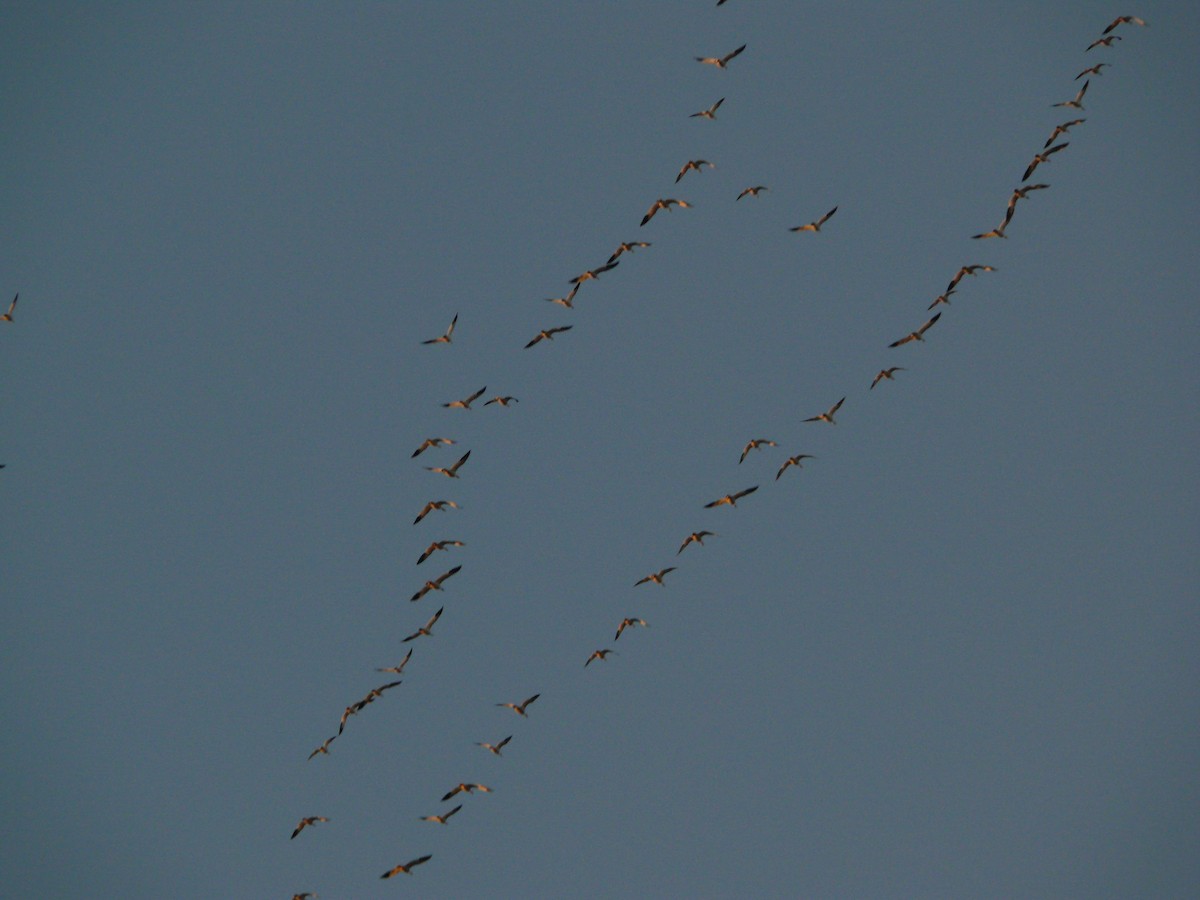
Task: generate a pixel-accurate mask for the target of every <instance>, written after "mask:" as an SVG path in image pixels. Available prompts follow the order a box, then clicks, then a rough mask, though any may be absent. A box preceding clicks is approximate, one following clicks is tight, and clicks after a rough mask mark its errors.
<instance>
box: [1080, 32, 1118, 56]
mask: <svg viewBox="0 0 1200 900" xmlns="http://www.w3.org/2000/svg"><path fill="white" fill-rule="evenodd" d="M1119 40H1121V36H1120V35H1119V34H1110V35H1109V36H1108V37H1102V38H1096V40H1094V41H1092V42H1091V43H1090V44H1088V48H1087V50H1084V51H1083V52H1084V53H1087V51H1088V50H1091V49H1092V48H1094V47H1111V46H1112V45H1113V41H1119Z"/></svg>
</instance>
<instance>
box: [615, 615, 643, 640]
mask: <svg viewBox="0 0 1200 900" xmlns="http://www.w3.org/2000/svg"><path fill="white" fill-rule="evenodd" d="M635 625H641V626H642V627H643V628H649V627H650V626H649V625H647V624H646V620H645V619H635V618H633V617H632V616H626V617H625V618H624V619H622V620H621V624H620V625H618V626H617V636H616V637H615V638H613V640H614V641H619V640H620V639H621V632H622V631H624V630H625V629H626V628H632V627H633V626H635Z"/></svg>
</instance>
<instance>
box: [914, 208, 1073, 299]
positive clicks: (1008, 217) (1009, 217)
mask: <svg viewBox="0 0 1200 900" xmlns="http://www.w3.org/2000/svg"><path fill="white" fill-rule="evenodd" d="M1048 187H1050V185H1048V184H1027V185H1025V187H1019V188H1016V189H1015V190H1014V191H1013V192H1012V196H1011V197H1009V198H1008V210H1007V211H1006V212H1005V213H1004V221H1005V222H1009V221H1011V220H1012V217H1013V213H1014V212H1016V209H1017V201H1018V200H1025V199H1027V198H1028V197H1029V192H1030V191H1044V190H1045V189H1046V188H1048ZM930 309H933V307H932V306H931V307H930Z"/></svg>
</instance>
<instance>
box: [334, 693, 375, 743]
mask: <svg viewBox="0 0 1200 900" xmlns="http://www.w3.org/2000/svg"><path fill="white" fill-rule="evenodd" d="M370 702H371V701H370V700H360V701H358V702H357V703H351V704H350V705H349V706H347V707H346V709H345V711H343V712H342V721H341V722H339V723H338V735H339V736H340V735H341V733H342V732H343V731H345V730H346V722H348V721H349V720H350V717H351V716H356V715H358V714H359V713H360V712H361V711H362V710H363V709H364V708H365V707H366V706H367V704H368V703H370Z"/></svg>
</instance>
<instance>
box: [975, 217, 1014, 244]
mask: <svg viewBox="0 0 1200 900" xmlns="http://www.w3.org/2000/svg"><path fill="white" fill-rule="evenodd" d="M1009 218H1010V217H1008V216H1005V218H1004V221H1003V222H1001V223H1000V224H999V225H997V226H996V227H995V228H993V229H992V230H991V231H984V232H982V233H980V234H973V235H971V240H974V241H981V240H985V239H986V238H1007V237H1008V235H1007V234H1005V233H1004V229H1005V228H1007V227H1008V220H1009Z"/></svg>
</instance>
